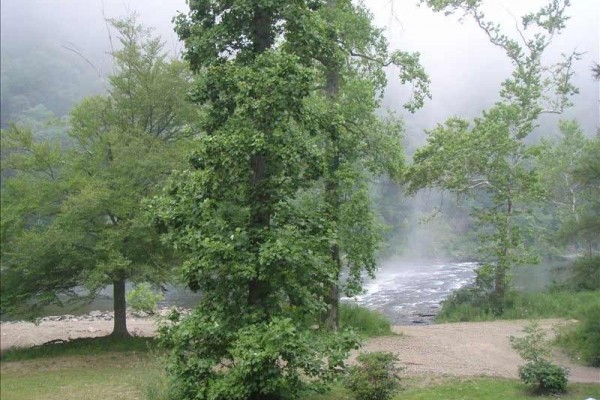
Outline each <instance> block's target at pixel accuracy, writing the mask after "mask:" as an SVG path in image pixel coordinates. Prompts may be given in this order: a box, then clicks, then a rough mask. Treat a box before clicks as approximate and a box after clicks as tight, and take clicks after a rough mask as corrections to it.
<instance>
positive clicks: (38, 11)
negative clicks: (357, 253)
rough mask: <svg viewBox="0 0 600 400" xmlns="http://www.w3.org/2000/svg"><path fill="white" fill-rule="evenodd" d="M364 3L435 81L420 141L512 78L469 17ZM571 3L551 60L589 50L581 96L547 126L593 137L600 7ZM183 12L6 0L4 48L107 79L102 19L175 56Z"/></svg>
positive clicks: (413, 119) (70, 0) (530, 6)
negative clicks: (39, 54)
mask: <svg viewBox="0 0 600 400" xmlns="http://www.w3.org/2000/svg"><path fill="white" fill-rule="evenodd" d="M365 3H366V5H367V6H368V7H369V8H370V9H371V10H372V12H373V13H374V17H375V22H376V24H377V25H378V26H380V27H384V26H385V27H386V31H385V32H386V35H387V37H388V39H389V41H390V43H391V48H392V49H402V50H410V51H419V52H420V53H421V60H422V63H423V65H424V67H425V69H426V70H427V72H428V73H429V75H430V78H431V80H432V87H431V92H432V94H433V99H432V100H430V101H429V102H428V103H427V104H426V106H425V107H424V108H423V109H422V110H420V111H418V112H417V113H416V114H414V115H411V114H408V113H407V112H404V111H403V112H402V114H403V115H404V116H405V119H406V123H407V127H408V128H409V134H411V135H412V134H414V135H418V133H417V132H421V131H422V129H428V128H432V127H433V126H435V124H436V123H441V122H443V121H444V120H445V119H446V118H447V117H449V116H453V115H461V116H467V117H473V116H476V115H478V114H479V113H480V112H481V110H482V109H484V108H487V107H489V106H490V105H491V104H493V102H494V101H496V100H497V99H498V91H499V89H500V82H501V81H502V80H504V79H505V78H506V77H508V75H509V74H510V71H511V65H510V63H509V61H508V59H507V57H506V56H505V55H504V54H503V52H502V50H501V49H499V48H495V47H493V46H492V45H491V44H490V43H489V42H488V40H487V37H486V36H485V34H484V33H483V32H482V31H481V30H480V29H479V28H477V27H476V26H475V24H474V23H473V22H472V21H471V20H470V19H469V18H468V17H467V18H466V19H465V21H464V22H462V23H461V22H459V21H458V20H459V17H460V15H459V14H457V15H451V16H444V15H443V14H436V13H433V12H432V11H430V10H429V9H428V8H427V7H425V6H422V7H418V6H417V5H416V3H417V1H416V0H409V1H406V0H366V1H365ZM543 3H544V1H543V0H520V1H519V0H493V1H492V0H488V1H487V2H486V3H485V4H486V7H488V8H486V14H487V15H488V17H489V19H491V20H494V21H498V22H501V23H502V24H503V26H504V28H505V29H504V32H506V33H508V34H509V35H513V34H515V33H516V31H515V30H514V29H513V27H514V24H515V21H514V19H513V16H512V15H514V16H516V17H519V16H520V15H522V14H523V13H524V12H526V11H533V10H536V9H537V7H536V6H538V5H540V4H543ZM572 3H573V4H572V6H571V8H570V9H569V12H568V14H569V15H570V16H571V19H570V20H569V21H568V22H567V29H566V30H565V31H564V33H563V35H561V36H558V37H556V39H555V42H554V44H553V46H552V48H551V52H550V53H551V57H549V59H550V60H551V59H555V58H554V57H556V56H557V55H558V54H560V53H561V52H565V53H569V52H570V51H572V50H573V49H574V48H576V49H577V51H580V52H585V54H584V55H583V58H582V60H581V61H579V62H578V64H577V66H576V68H575V72H576V75H575V77H574V81H575V84H576V86H578V87H579V89H580V94H579V95H578V96H577V97H576V98H575V99H574V101H575V103H576V106H575V107H573V108H572V109H570V110H569V111H568V112H566V113H565V114H564V115H562V116H561V117H554V116H553V117H549V119H548V120H546V121H545V123H544V121H542V125H543V127H547V126H556V124H555V121H556V120H558V118H577V119H578V120H579V122H580V123H581V125H582V126H583V128H584V129H585V130H586V131H587V133H588V135H591V134H593V133H594V132H595V130H596V128H597V127H598V126H600V106H599V103H598V99H599V98H600V93H599V92H600V87H599V84H598V82H594V81H593V79H592V76H591V71H590V68H591V65H592V62H598V60H599V47H600V1H598V0H573V1H572ZM186 9H187V7H186V4H185V1H184V0H173V1H164V0H104V1H100V0H3V1H2V3H1V21H0V22H1V40H2V45H3V46H2V48H3V49H4V45H5V44H7V43H10V44H18V45H19V46H23V47H24V49H35V48H36V47H38V46H49V47H52V48H55V49H56V51H63V52H64V54H65V57H69V58H71V59H73V62H81V60H78V59H77V57H76V56H74V55H73V54H71V53H69V52H68V51H66V50H64V49H62V47H61V46H63V45H69V46H74V47H76V48H77V49H78V50H80V51H81V52H82V53H83V54H84V55H85V56H86V57H88V58H89V59H90V60H92V61H93V62H94V63H96V64H97V65H98V66H100V67H101V68H102V69H103V72H104V73H109V72H110V71H107V69H110V67H109V64H108V63H107V60H108V59H107V57H106V53H107V52H108V51H109V49H110V45H109V43H108V36H107V28H106V26H105V24H104V21H103V14H104V15H105V16H106V17H119V16H125V15H127V14H128V13H129V12H131V11H135V12H136V13H137V14H138V15H139V22H141V23H143V24H145V25H147V26H152V27H155V28H156V32H157V33H158V34H160V35H161V36H162V38H163V40H164V41H165V43H166V48H167V50H168V51H169V52H171V53H173V54H175V53H177V52H179V51H181V48H182V46H181V44H180V43H179V42H178V40H177V37H176V35H175V33H174V32H173V28H172V23H171V20H172V18H173V16H174V15H176V13H177V11H185V10H186ZM3 53H4V50H3ZM3 56H4V54H3ZM391 74H392V71H390V85H389V87H388V93H387V95H386V97H385V101H384V105H385V106H387V107H390V108H393V109H396V110H402V109H401V104H402V102H403V101H405V100H406V98H407V93H408V88H406V87H401V86H400V85H399V83H398V82H396V81H395V80H394V79H393V77H392V75H391ZM65 79H68V77H65ZM550 129H551V128H550ZM421 136H422V134H421Z"/></svg>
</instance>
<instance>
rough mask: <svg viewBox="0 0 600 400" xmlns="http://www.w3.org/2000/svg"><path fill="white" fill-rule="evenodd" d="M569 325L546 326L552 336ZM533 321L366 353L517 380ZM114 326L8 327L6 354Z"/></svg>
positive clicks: (423, 333) (406, 339) (575, 376)
mask: <svg viewBox="0 0 600 400" xmlns="http://www.w3.org/2000/svg"><path fill="white" fill-rule="evenodd" d="M565 323H567V322H565V321H562V320H543V321H541V325H542V326H543V327H544V328H545V329H547V330H548V331H549V332H552V330H553V328H554V327H557V326H559V325H561V324H565ZM526 324H527V321H494V322H469V323H455V324H439V325H418V326H397V327H394V331H395V332H397V333H401V334H402V335H401V336H392V337H382V338H376V339H371V340H369V341H368V342H367V343H366V344H365V346H364V348H363V351H377V350H381V351H391V352H394V353H397V354H398V356H399V358H400V360H401V362H402V364H403V365H405V366H406V373H409V374H436V375H438V374H445V375H452V376H482V375H485V376H498V377H507V378H516V377H517V367H518V365H520V364H522V361H521V359H520V358H519V356H518V355H517V354H516V353H515V351H514V350H513V349H512V348H511V347H510V341H509V337H510V336H511V335H515V336H518V335H520V334H521V331H522V329H523V327H524V326H525V325H526ZM128 326H129V331H130V332H131V333H133V334H136V335H140V336H150V335H153V334H154V332H155V326H154V322H153V321H152V320H150V319H130V320H129V321H128ZM111 329H112V321H48V322H42V323H41V324H39V325H37V326H36V325H34V324H31V323H25V322H19V323H10V324H2V326H1V328H0V330H1V336H0V337H1V346H0V348H1V349H2V351H4V350H6V349H8V348H11V347H15V346H16V347H26V346H33V345H38V344H42V343H45V342H48V341H50V340H54V339H75V338H79V337H93V336H102V335H107V334H109V333H110V331H111ZM554 358H555V361H556V362H558V363H559V364H561V365H564V366H566V367H568V368H569V369H570V370H571V374H570V380H571V381H572V382H592V383H600V369H599V368H589V367H582V366H577V365H574V364H573V363H571V362H570V361H569V360H568V359H567V357H565V356H564V355H561V354H558V353H557V354H555V356H554Z"/></svg>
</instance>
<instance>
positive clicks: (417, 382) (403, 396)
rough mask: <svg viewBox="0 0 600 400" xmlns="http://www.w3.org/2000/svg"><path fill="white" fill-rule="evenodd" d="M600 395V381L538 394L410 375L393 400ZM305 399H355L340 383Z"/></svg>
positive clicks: (492, 383) (518, 387)
mask: <svg viewBox="0 0 600 400" xmlns="http://www.w3.org/2000/svg"><path fill="white" fill-rule="evenodd" d="M588 397H593V398H600V384H597V385H594V384H571V385H569V390H568V392H567V393H565V394H561V395H559V396H549V397H543V396H536V395H534V394H532V393H531V391H530V390H529V388H528V387H527V386H525V385H524V384H522V383H521V382H519V381H517V380H511V379H496V378H437V379H436V378H434V379H433V381H432V379H431V378H407V379H406V380H405V381H404V389H403V390H402V391H400V392H399V393H398V394H397V395H396V396H395V397H394V400H431V399H442V400H474V399H477V400H498V399H502V400H529V399H560V400H583V399H586V398H588ZM304 400H352V396H351V394H350V392H349V391H347V390H346V389H344V388H342V387H340V386H338V387H335V388H334V389H333V390H332V391H331V392H329V393H327V394H323V395H313V396H309V397H308V398H306V399H304Z"/></svg>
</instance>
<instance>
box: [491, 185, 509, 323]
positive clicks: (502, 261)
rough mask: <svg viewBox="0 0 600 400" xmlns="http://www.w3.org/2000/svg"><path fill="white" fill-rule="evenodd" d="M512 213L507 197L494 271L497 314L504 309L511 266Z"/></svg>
mask: <svg viewBox="0 0 600 400" xmlns="http://www.w3.org/2000/svg"><path fill="white" fill-rule="evenodd" d="M512 213H513V202H512V199H511V198H510V197H509V198H508V199H507V201H506V220H505V226H501V227H500V229H502V230H503V232H502V233H501V238H500V240H501V241H502V250H501V254H500V257H498V262H497V265H496V268H495V271H494V300H495V303H496V305H495V308H496V312H497V313H498V314H501V313H502V312H503V310H504V300H505V296H506V283H507V282H506V280H507V278H506V273H507V271H508V270H509V269H510V267H511V260H510V251H511V249H510V247H511V242H512V237H511V219H512Z"/></svg>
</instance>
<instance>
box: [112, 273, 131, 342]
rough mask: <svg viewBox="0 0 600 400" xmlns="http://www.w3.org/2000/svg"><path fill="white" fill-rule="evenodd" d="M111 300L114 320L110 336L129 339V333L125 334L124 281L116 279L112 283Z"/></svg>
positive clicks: (125, 306)
mask: <svg viewBox="0 0 600 400" xmlns="http://www.w3.org/2000/svg"><path fill="white" fill-rule="evenodd" d="M113 300H114V309H115V318H114V326H113V331H112V333H111V334H110V335H111V336H115V337H129V336H130V335H129V332H127V303H126V300H125V279H117V280H115V281H114V282H113Z"/></svg>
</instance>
